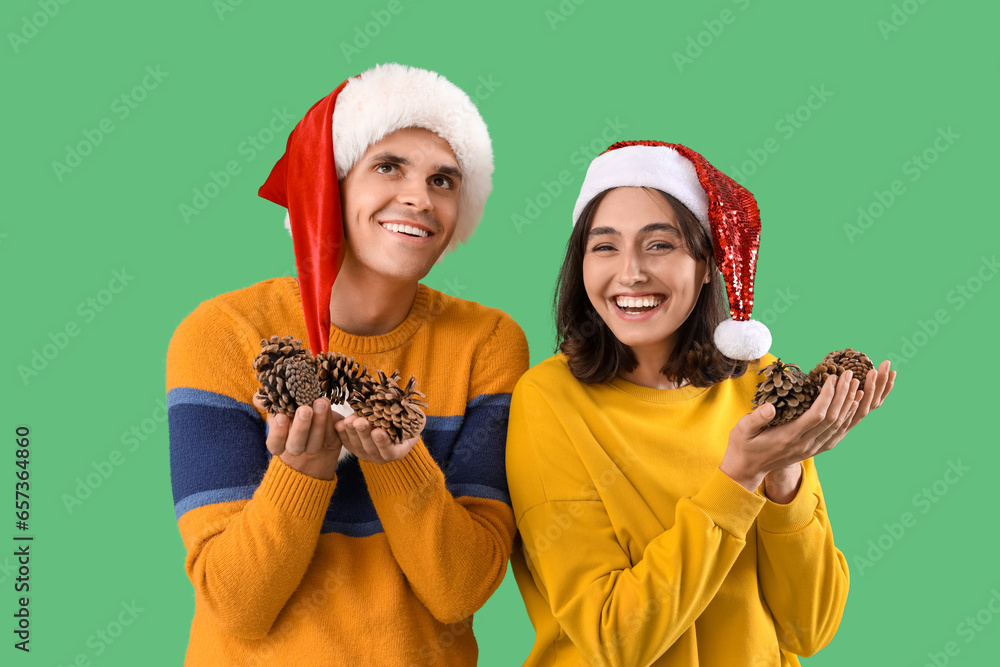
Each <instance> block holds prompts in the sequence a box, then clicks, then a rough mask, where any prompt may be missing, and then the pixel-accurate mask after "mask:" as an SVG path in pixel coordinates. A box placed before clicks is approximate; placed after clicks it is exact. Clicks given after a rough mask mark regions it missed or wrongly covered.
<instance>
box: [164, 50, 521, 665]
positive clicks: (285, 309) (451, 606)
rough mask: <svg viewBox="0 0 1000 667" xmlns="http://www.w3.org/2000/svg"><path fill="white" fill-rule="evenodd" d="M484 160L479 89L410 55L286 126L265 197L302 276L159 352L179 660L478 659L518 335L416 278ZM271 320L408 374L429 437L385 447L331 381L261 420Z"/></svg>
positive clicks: (506, 550)
mask: <svg viewBox="0 0 1000 667" xmlns="http://www.w3.org/2000/svg"><path fill="white" fill-rule="evenodd" d="M331 146H332V149H333V150H332V152H331V150H330V148H331ZM492 171H493V153H492V148H491V144H490V139H489V135H488V133H487V131H486V126H485V124H484V123H483V120H482V118H481V117H480V116H479V113H478V111H477V110H476V108H475V106H474V105H473V104H472V102H471V101H470V100H469V98H468V96H467V95H465V94H464V93H463V92H462V91H460V90H459V89H458V88H457V87H455V86H454V85H453V84H451V83H450V82H448V81H447V80H445V79H444V78H443V77H440V76H439V75H437V74H435V73H433V72H428V71H425V70H419V69H414V68H408V67H403V66H400V65H385V66H380V67H376V68H374V69H372V70H368V71H366V72H364V73H362V74H361V75H359V76H357V77H353V78H351V79H348V80H347V81H345V82H344V83H343V84H341V86H340V87H339V88H338V89H337V90H335V91H334V92H332V93H331V94H330V95H329V96H327V97H326V98H324V99H323V100H321V101H320V102H318V103H317V104H316V105H315V106H314V107H313V108H312V109H310V111H309V112H308V113H307V114H306V116H305V117H304V118H303V119H302V121H301V122H300V123H299V124H298V125H297V126H296V128H295V130H294V131H293V132H292V134H291V135H290V136H289V140H288V146H287V148H286V152H285V155H284V156H283V157H282V158H281V160H279V162H278V163H277V164H276V165H275V167H274V170H273V171H272V172H271V175H270V177H269V178H268V180H267V182H266V183H265V184H264V186H263V187H262V188H261V196H263V197H266V198H268V199H270V200H271V201H274V202H276V203H279V204H281V205H282V206H285V207H286V208H288V218H287V219H286V224H287V225H288V226H289V229H290V231H291V234H292V240H293V244H294V246H295V256H296V265H297V269H298V275H297V279H293V278H288V277H283V278H274V279H272V280H266V281H264V282H261V283H258V284H256V285H253V286H251V287H247V288H245V289H241V290H237V291H235V292H230V293H228V294H223V295H221V296H218V297H216V298H214V299H211V300H209V301H206V302H204V303H202V304H201V305H200V306H199V307H198V308H197V309H196V310H195V311H194V312H193V313H191V315H189V316H188V317H187V318H186V319H185V320H184V321H183V322H182V323H181V325H180V326H179V327H178V329H177V331H176V332H175V334H174V337H173V339H172V340H171V343H170V349H169V351H168V355H167V389H168V406H169V417H170V459H171V479H172V486H173V493H174V501H175V509H176V514H177V517H178V522H179V527H180V532H181V535H182V537H183V539H184V544H185V547H186V549H187V559H186V569H187V573H188V576H189V578H190V579H191V582H192V584H193V585H194V589H195V615H194V621H193V623H192V627H191V637H190V643H189V645H188V652H187V659H186V664H189V665H222V664H239V665H247V664H266V665H278V664H293V663H294V664H296V665H301V664H307V665H351V666H352V667H354V666H357V665H474V664H476V660H477V654H478V650H477V646H476V641H475V639H474V637H473V634H472V614H473V612H475V611H476V610H478V609H479V608H480V607H481V606H482V605H483V604H484V603H485V602H486V600H487V599H488V598H489V596H490V595H491V594H492V593H493V591H494V590H495V589H496V588H497V586H498V585H499V584H500V581H501V580H502V579H503V576H504V573H505V571H506V567H507V560H508V557H509V555H510V549H511V544H512V541H513V535H514V521H513V514H512V511H511V508H510V504H509V503H510V499H509V496H508V495H507V485H506V476H505V472H504V443H505V437H506V428H507V413H508V408H509V404H510V392H511V390H512V389H513V387H514V384H515V383H516V381H517V379H518V377H519V376H520V375H521V374H522V373H523V372H524V371H525V370H526V369H527V365H528V351H527V342H526V341H525V338H524V334H523V333H522V331H521V330H520V328H519V327H518V326H517V324H516V323H515V322H514V321H513V320H512V319H511V318H510V317H509V316H508V315H506V314H504V313H503V312H501V311H499V310H495V309H491V308H486V307H484V306H481V305H479V304H477V303H474V302H470V301H464V300H461V299H458V298H454V297H451V296H447V295H445V294H442V293H440V292H438V291H435V290H433V289H430V288H428V287H426V286H425V285H422V284H419V283H418V281H419V280H420V279H422V278H423V277H424V276H425V275H426V274H427V272H428V271H429V270H430V268H431V267H432V266H433V264H434V263H435V262H436V261H437V260H438V258H439V257H440V256H441V255H442V254H443V253H444V252H446V251H447V250H450V249H452V248H454V247H455V246H456V245H457V244H458V243H459V242H461V241H465V240H466V239H467V238H468V237H469V235H470V234H471V233H472V231H473V229H474V228H475V226H476V225H477V224H478V222H479V219H480V218H481V216H482V211H483V206H484V204H485V200H486V197H487V195H488V194H489V191H490V189H491V187H492V186H491V174H492ZM272 335H279V336H284V335H292V336H294V337H295V338H298V339H300V340H302V341H303V342H305V341H306V340H308V343H309V347H310V349H311V351H312V352H313V353H318V352H320V351H326V350H329V351H331V352H340V353H343V354H345V355H347V356H353V357H355V359H357V360H358V361H359V362H360V363H362V364H364V365H366V366H367V367H368V369H369V370H371V371H372V373H373V374H374V371H375V370H378V369H382V370H385V371H386V372H387V373H391V372H392V371H393V370H395V369H399V372H400V374H401V375H402V377H403V378H404V380H405V379H406V378H408V377H409V376H410V375H411V374H412V375H414V376H416V378H417V380H418V381H419V383H420V385H419V386H420V389H421V390H422V391H423V392H424V393H425V394H426V396H427V398H426V400H427V402H428V403H429V407H428V408H427V410H426V411H427V415H428V416H427V421H426V424H425V426H424V428H423V432H422V433H421V435H420V436H419V437H415V438H411V439H409V440H405V441H403V443H402V444H392V443H391V442H390V441H389V437H388V436H387V434H386V433H385V431H383V430H382V429H371V428H370V427H369V425H368V422H367V421H366V420H365V419H363V418H361V417H359V416H355V415H349V416H347V417H346V418H344V417H341V416H340V415H339V414H337V413H336V412H333V411H331V406H330V402H329V401H328V400H327V399H326V398H320V399H318V400H317V401H315V402H314V403H313V405H312V406H311V407H310V406H301V407H299V408H298V410H297V411H296V412H295V415H294V418H292V419H291V420H289V419H288V418H287V417H285V416H284V415H277V416H270V417H268V416H267V414H266V413H265V412H264V411H263V410H262V409H261V407H262V404H260V403H257V402H255V399H254V398H253V396H254V393H255V391H256V389H257V387H258V385H257V382H256V380H255V377H254V371H253V369H252V367H251V364H252V362H253V359H254V358H255V356H256V355H257V353H258V352H259V351H260V341H261V339H264V338H269V337H270V336H272ZM338 409H339V408H338ZM265 418H266V426H267V430H266V431H265ZM349 454H354V456H350V455H349Z"/></svg>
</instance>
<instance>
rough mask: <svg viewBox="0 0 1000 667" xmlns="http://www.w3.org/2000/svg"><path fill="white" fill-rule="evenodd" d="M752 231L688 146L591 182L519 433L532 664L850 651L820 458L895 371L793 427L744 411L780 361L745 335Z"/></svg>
mask: <svg viewBox="0 0 1000 667" xmlns="http://www.w3.org/2000/svg"><path fill="white" fill-rule="evenodd" d="M758 215H759V214H758V212H757V207H756V203H755V202H754V200H753V197H752V196H751V195H750V193H749V192H747V191H746V190H744V189H743V188H741V187H740V186H739V185H738V184H736V183H735V182H734V181H732V180H731V179H729V178H728V177H726V176H725V175H723V174H722V173H721V172H718V171H717V170H715V169H714V168H713V167H712V166H711V165H710V164H708V163H707V162H706V161H705V160H704V158H702V157H701V156H700V155H698V154H697V153H695V152H694V151H692V150H690V149H688V148H686V147H684V146H679V145H676V144H665V143H662V142H621V143H619V144H615V145H613V146H611V147H610V148H609V149H608V150H607V151H605V153H603V154H602V155H600V156H598V157H597V158H596V159H595V160H594V162H593V163H592V164H591V165H590V169H589V170H588V172H587V176H586V179H585V181H584V185H583V188H582V191H581V194H580V199H579V200H578V201H577V205H576V210H575V211H574V225H575V226H574V230H573V233H572V235H571V237H570V241H569V244H568V248H567V252H566V259H565V262H564V264H563V268H562V271H561V273H560V276H559V286H558V292H557V299H556V301H557V304H556V305H557V313H558V314H557V331H558V336H559V340H560V350H561V354H558V355H556V356H554V357H551V358H550V359H548V360H546V361H544V362H542V363H541V364H539V365H538V366H536V367H534V368H532V369H531V370H530V371H528V373H527V374H525V375H524V376H523V377H522V378H521V380H520V381H519V382H518V384H517V388H516V389H515V391H514V394H513V397H512V405H511V412H510V424H509V428H508V441H507V476H508V480H509V486H510V492H511V499H512V503H513V507H514V514H515V518H516V520H517V526H518V530H519V533H520V540H521V545H520V546H521V548H520V549H515V554H514V557H513V560H514V562H513V567H514V573H515V576H516V578H517V582H518V586H519V587H520V589H521V594H522V595H523V597H524V600H525V605H526V606H527V609H528V614H529V616H530V617H531V622H532V624H533V625H534V627H535V631H536V641H535V645H534V648H533V649H532V652H531V654H530V656H529V657H528V660H527V662H526V663H525V664H526V665H551V666H562V665H583V664H590V665H628V666H634V665H677V666H680V665H684V666H692V665H721V666H725V667H731V666H734V665H775V666H778V665H798V664H799V662H798V659H797V658H796V655H811V654H813V653H815V652H816V651H818V650H819V649H820V648H822V647H823V646H825V645H826V644H827V643H828V642H829V641H830V639H831V638H832V637H833V634H834V633H835V632H836V630H837V626H838V625H839V623H840V618H841V614H842V612H843V609H844V604H845V601H846V598H847V589H848V582H849V576H848V570H847V562H846V560H845V559H844V556H843V554H841V552H840V551H839V550H838V549H837V548H836V547H835V546H834V543H833V534H832V532H831V528H830V523H829V521H828V519H827V515H826V507H825V503H824V500H823V493H822V490H821V488H820V485H819V480H818V478H817V475H816V468H815V466H814V464H813V461H812V457H813V456H814V455H815V454H817V453H819V452H822V451H825V450H828V449H830V448H832V447H833V446H834V445H835V444H837V442H839V441H840V440H841V439H842V438H843V437H844V435H845V434H846V433H847V432H848V431H849V430H850V429H851V428H852V427H853V426H855V425H856V424H857V423H858V422H859V421H860V420H861V419H862V418H863V417H864V416H865V415H866V414H868V413H869V412H870V410H871V409H873V408H875V407H877V406H879V405H881V403H882V401H883V400H885V397H886V396H887V395H888V393H889V391H890V390H891V388H892V385H893V381H894V377H895V372H890V371H889V363H888V361H886V362H883V364H882V365H881V366H880V367H879V369H878V370H877V371H876V370H872V371H870V372H869V373H868V376H867V377H865V378H852V377H851V376H850V374H849V373H846V374H844V375H842V376H840V378H839V379H838V378H835V377H831V378H829V379H828V380H827V382H826V384H824V386H823V387H822V389H821V391H820V393H819V395H818V397H817V399H816V401H815V403H814V404H813V406H812V407H811V408H810V409H809V410H808V411H807V412H806V413H805V414H803V415H802V416H801V417H799V418H798V419H796V420H795V421H792V422H790V423H787V424H784V425H781V426H771V427H768V422H769V421H770V420H771V419H772V418H773V417H774V408H773V406H771V405H763V406H761V407H759V408H757V409H755V410H752V412H751V409H752V408H753V406H752V404H751V397H752V395H753V392H754V389H755V385H756V383H757V382H758V381H759V380H760V378H759V377H758V375H757V373H758V371H759V370H760V369H761V368H762V367H763V365H766V364H767V363H769V362H770V361H773V359H774V358H773V357H772V356H770V355H766V354H765V353H766V351H767V347H768V346H769V345H770V335H769V334H768V333H767V330H766V328H765V327H763V325H761V324H760V323H758V322H753V321H747V320H749V314H750V305H751V304H752V285H753V271H754V268H755V267H754V262H755V259H756V250H757V243H758V240H759V230H760V225H759V217H758ZM713 239H714V246H713ZM716 261H718V264H717V263H716ZM718 270H721V271H722V273H723V274H724V276H725V277H726V282H727V290H728V293H729V300H730V311H731V312H732V313H733V315H734V320H726V321H722V320H723V309H722V303H721V286H720V285H719V277H718V275H719V274H718ZM720 322H721V325H720ZM717 325H718V326H717ZM713 330H714V331H715V337H714V340H713ZM761 357H763V358H761ZM861 381H863V382H864V386H863V389H862V390H859V383H860V382H861ZM748 412H749V414H747V413H748Z"/></svg>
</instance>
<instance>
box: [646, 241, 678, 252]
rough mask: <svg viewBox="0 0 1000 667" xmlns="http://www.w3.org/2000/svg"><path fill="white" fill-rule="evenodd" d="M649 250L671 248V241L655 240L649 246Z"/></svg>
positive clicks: (672, 246)
mask: <svg viewBox="0 0 1000 667" xmlns="http://www.w3.org/2000/svg"><path fill="white" fill-rule="evenodd" d="M649 247H650V249H651V250H673V248H674V245H673V244H672V243H666V242H664V241H657V242H656V243H653V244H652V245H650V246H649Z"/></svg>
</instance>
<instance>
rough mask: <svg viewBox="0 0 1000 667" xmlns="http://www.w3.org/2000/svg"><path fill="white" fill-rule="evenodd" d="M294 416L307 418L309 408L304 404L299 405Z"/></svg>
mask: <svg viewBox="0 0 1000 667" xmlns="http://www.w3.org/2000/svg"><path fill="white" fill-rule="evenodd" d="M295 417H296V418H297V419H302V420H306V419H309V417H310V408H307V407H306V406H304V405H303V406H300V407H299V409H298V410H296V411H295Z"/></svg>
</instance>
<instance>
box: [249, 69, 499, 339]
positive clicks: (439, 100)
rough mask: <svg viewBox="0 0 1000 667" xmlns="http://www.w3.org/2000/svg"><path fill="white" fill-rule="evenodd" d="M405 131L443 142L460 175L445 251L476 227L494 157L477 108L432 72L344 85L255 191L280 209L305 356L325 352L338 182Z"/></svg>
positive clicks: (312, 112)
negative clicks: (307, 349)
mask: <svg viewBox="0 0 1000 667" xmlns="http://www.w3.org/2000/svg"><path fill="white" fill-rule="evenodd" d="M408 127H420V128H424V129H426V130H430V131H431V132H434V133H435V134H437V135H438V136H440V137H441V138H442V139H444V140H445V141H447V142H448V144H449V145H450V146H451V150H452V151H453V152H454V153H455V158H456V159H457V160H458V165H459V167H460V168H461V170H462V187H461V189H460V191H459V200H458V221H457V224H456V227H455V233H454V235H453V236H452V239H451V243H450V244H449V245H448V248H447V249H446V252H448V251H451V250H453V249H454V248H455V247H457V246H458V244H459V243H464V242H465V241H467V240H468V239H469V237H470V236H472V232H473V231H475V229H476V226H477V225H478V224H479V220H480V219H481V218H482V217H483V208H484V207H485V205H486V198H487V197H488V196H489V194H490V190H492V188H493V181H492V174H493V147H492V144H491V142H490V135H489V132H488V131H487V129H486V123H485V122H484V121H483V119H482V117H481V116H480V115H479V111H478V110H477V109H476V105H475V104H473V103H472V100H470V99H469V96H468V95H466V94H465V93H464V92H462V90H461V89H459V88H458V87H457V86H455V85H454V84H453V83H451V82H450V81H448V80H447V79H445V78H444V77H443V76H441V75H440V74H437V73H436V72H431V71H428V70H424V69H418V68H415V67H406V66H404V65H398V64H395V63H389V64H386V65H377V66H376V67H374V68H372V69H370V70H367V71H365V72H362V73H361V74H359V75H357V76H353V77H351V78H349V79H347V80H346V81H344V82H343V83H342V84H340V86H338V87H337V89H336V90H334V91H333V92H332V93H330V94H329V95H327V96H326V97H324V98H323V99H321V100H320V101H319V102H317V103H316V104H314V105H313V106H312V108H311V109H309V111H308V112H306V115H305V116H304V117H303V118H302V120H300V121H299V123H298V124H297V125H296V126H295V128H294V129H293V130H292V132H291V134H289V135H288V143H287V145H286V147H285V154H284V155H282V156H281V158H280V159H279V160H278V162H277V163H276V164H275V165H274V168H273V169H272V170H271V174H270V176H268V178H267V181H265V182H264V185H262V186H261V188H260V191H259V194H260V196H261V197H263V198H265V199H268V200H270V201H272V202H274V203H275V204H278V205H279V206H284V207H285V208H287V209H288V214H287V215H286V216H285V226H286V227H287V228H288V230H289V232H290V233H291V235H292V244H293V246H294V247H295V265H296V269H297V272H298V281H299V291H300V293H301V295H302V309H303V314H304V316H305V321H306V329H307V331H308V334H309V347H310V349H311V350H312V352H313V354H317V353H319V352H326V351H327V342H328V340H329V337H330V292H331V289H332V287H333V282H334V280H335V279H336V277H337V270H338V268H339V265H340V260H341V258H342V256H343V253H342V247H341V241H342V239H343V221H342V219H341V217H342V213H341V206H340V187H339V185H338V181H339V180H340V179H342V178H344V177H345V176H346V175H347V172H349V171H350V170H351V168H352V167H353V166H354V165H355V164H356V163H357V162H358V160H360V159H361V157H362V156H363V155H364V153H365V151H366V150H368V147H369V146H371V145H372V144H374V143H376V142H378V141H381V140H382V139H383V138H384V137H385V136H387V135H389V134H391V133H393V132H395V131H396V130H401V129H403V128H408Z"/></svg>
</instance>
